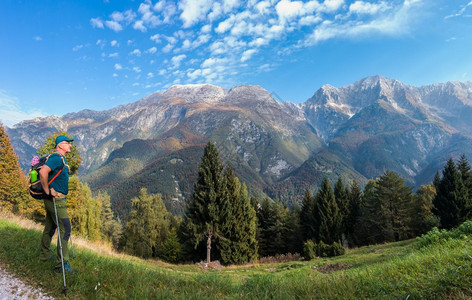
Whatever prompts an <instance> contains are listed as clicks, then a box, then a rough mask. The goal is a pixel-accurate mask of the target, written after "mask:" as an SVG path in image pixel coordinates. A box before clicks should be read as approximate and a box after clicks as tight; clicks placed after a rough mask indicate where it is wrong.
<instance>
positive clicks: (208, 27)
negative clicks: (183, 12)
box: [200, 24, 211, 33]
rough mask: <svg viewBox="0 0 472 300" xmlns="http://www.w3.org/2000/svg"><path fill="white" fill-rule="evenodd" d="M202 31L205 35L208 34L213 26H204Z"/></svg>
mask: <svg viewBox="0 0 472 300" xmlns="http://www.w3.org/2000/svg"><path fill="white" fill-rule="evenodd" d="M200 31H201V32H203V33H208V32H210V31H211V25H210V24H207V25H205V26H203V27H202V29H201V30H200Z"/></svg>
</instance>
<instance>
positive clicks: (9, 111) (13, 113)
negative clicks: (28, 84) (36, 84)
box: [0, 90, 46, 127]
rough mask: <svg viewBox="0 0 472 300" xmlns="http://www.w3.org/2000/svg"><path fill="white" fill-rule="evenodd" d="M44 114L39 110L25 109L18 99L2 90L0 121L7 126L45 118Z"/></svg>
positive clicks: (0, 92) (0, 96) (0, 95)
mask: <svg viewBox="0 0 472 300" xmlns="http://www.w3.org/2000/svg"><path fill="white" fill-rule="evenodd" d="M45 115H46V114H44V113H43V112H42V111H41V110H39V109H24V108H22V107H21V105H20V101H19V100H18V99H17V98H16V97H12V96H9V95H8V94H7V93H6V92H5V91H3V90H0V121H1V122H2V123H3V124H4V125H7V126H10V127H11V126H13V125H14V124H17V123H18V122H21V121H23V120H29V119H32V118H36V117H43V116H45Z"/></svg>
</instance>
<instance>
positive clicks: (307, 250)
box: [303, 240, 346, 260]
mask: <svg viewBox="0 0 472 300" xmlns="http://www.w3.org/2000/svg"><path fill="white" fill-rule="evenodd" d="M345 252H346V251H345V249H344V247H343V246H342V245H341V244H340V243H337V242H334V243H333V244H331V245H328V244H325V243H324V242H323V241H320V242H319V243H316V244H315V243H314V242H313V241H312V240H308V241H306V242H305V244H304V245H303V253H304V255H305V259H307V260H310V259H313V258H315V257H316V256H319V257H333V256H339V255H343V254H344V253H345Z"/></svg>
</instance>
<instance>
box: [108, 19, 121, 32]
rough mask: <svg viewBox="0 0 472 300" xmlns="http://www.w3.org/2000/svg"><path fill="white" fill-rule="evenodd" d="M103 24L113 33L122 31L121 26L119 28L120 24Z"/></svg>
mask: <svg viewBox="0 0 472 300" xmlns="http://www.w3.org/2000/svg"><path fill="white" fill-rule="evenodd" d="M105 24H106V25H107V27H108V28H110V29H111V30H113V31H116V32H118V31H121V30H123V26H121V25H120V23H118V22H117V21H106V22H105Z"/></svg>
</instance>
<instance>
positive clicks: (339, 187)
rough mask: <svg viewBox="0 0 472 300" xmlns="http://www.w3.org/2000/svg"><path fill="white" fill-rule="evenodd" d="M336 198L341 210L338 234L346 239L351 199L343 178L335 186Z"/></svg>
mask: <svg viewBox="0 0 472 300" xmlns="http://www.w3.org/2000/svg"><path fill="white" fill-rule="evenodd" d="M334 198H335V199H336V204H337V205H338V209H339V223H340V228H339V232H338V233H337V234H338V235H339V236H340V237H344V238H345V236H346V231H347V218H348V215H349V197H348V191H347V189H346V187H345V185H344V182H343V180H342V178H341V177H339V178H338V181H337V182H336V184H335V185H334Z"/></svg>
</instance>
